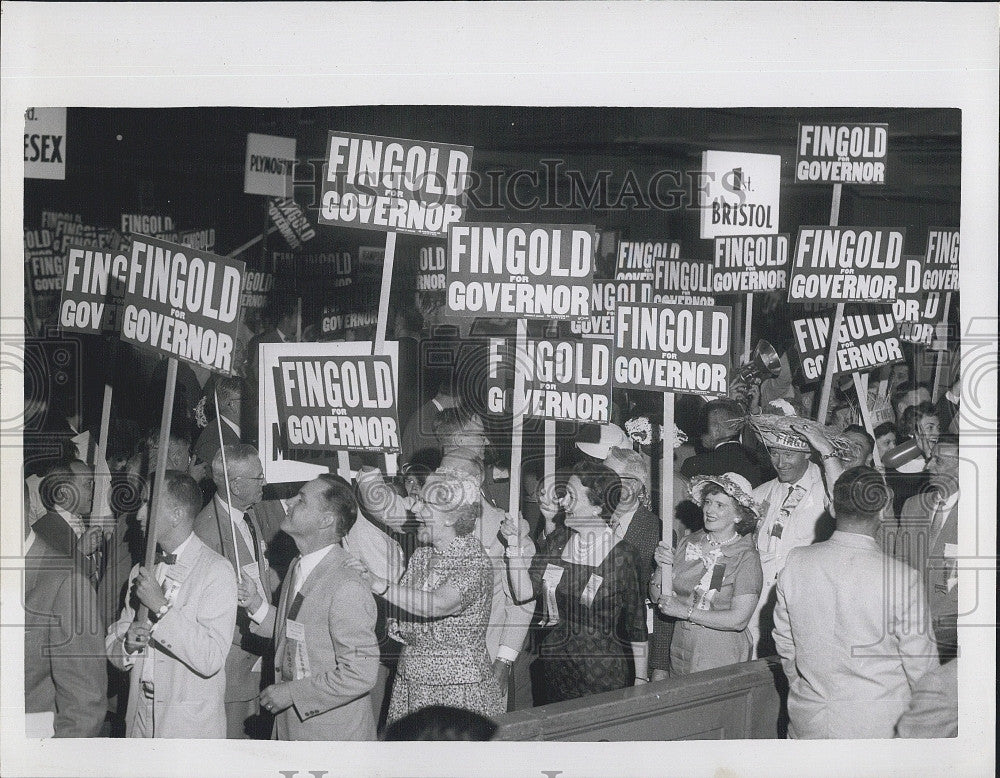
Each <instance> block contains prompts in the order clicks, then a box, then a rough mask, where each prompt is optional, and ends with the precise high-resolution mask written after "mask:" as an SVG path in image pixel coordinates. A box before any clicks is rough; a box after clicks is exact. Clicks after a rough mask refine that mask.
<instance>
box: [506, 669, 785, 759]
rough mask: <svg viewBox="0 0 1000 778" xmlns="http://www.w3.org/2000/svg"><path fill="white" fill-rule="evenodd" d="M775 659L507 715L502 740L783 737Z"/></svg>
mask: <svg viewBox="0 0 1000 778" xmlns="http://www.w3.org/2000/svg"><path fill="white" fill-rule="evenodd" d="M785 688H786V685H785V676H784V673H783V672H782V670H781V665H780V664H779V663H778V660H777V657H768V658H767V659H758V660H756V661H753V662H745V663H743V664H738V665H730V666H729V667H720V668H718V669H715V670H706V671H705V672H701V673H695V674H693V675H689V676H685V677H683V678H674V679H670V680H666V681H657V682H656V683H650V684H645V685H643V686H635V687H631V688H628V689H619V690H617V691H613V692H605V693H603V694H593V695H590V696H589V697H581V698H580V699H578V700H570V701H568V702H558V703H554V704H552V705H543V706H540V707H537V708H529V709H526V710H521V711H515V712H514V713H507V714H505V715H503V716H501V717H500V718H499V719H498V723H499V724H500V731H499V733H498V734H497V739H498V740H589V741H602V740H610V741H617V740H730V739H741V738H778V737H784V736H785V732H784V728H785V725H784V707H783V700H784V696H785Z"/></svg>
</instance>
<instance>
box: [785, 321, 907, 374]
mask: <svg viewBox="0 0 1000 778" xmlns="http://www.w3.org/2000/svg"><path fill="white" fill-rule="evenodd" d="M832 326H833V318H832V316H812V317H809V318H805V319H795V320H794V321H793V322H792V332H793V334H794V335H795V345H796V348H797V350H798V352H799V360H800V362H801V365H802V376H803V378H805V379H806V380H807V381H817V380H819V379H821V378H822V377H823V374H824V370H825V368H824V363H825V362H826V356H827V352H828V351H829V343H830V329H831V327H832ZM902 359H903V351H902V349H901V348H900V345H899V331H898V329H897V327H896V320H895V318H894V317H893V314H892V311H887V312H886V313H864V312H854V311H846V312H845V314H844V317H843V319H842V320H841V324H840V335H839V338H838V340H837V353H836V355H835V361H834V365H833V370H834V372H835V373H858V372H862V371H864V370H870V369H872V368H875V367H881V366H882V365H889V364H892V363H893V362H899V361H900V360H902Z"/></svg>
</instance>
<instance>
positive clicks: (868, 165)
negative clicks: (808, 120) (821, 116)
mask: <svg viewBox="0 0 1000 778" xmlns="http://www.w3.org/2000/svg"><path fill="white" fill-rule="evenodd" d="M888 140H889V125H888V124H800V125H799V142H798V148H797V150H796V159H795V180H796V181H800V182H811V183H828V184H884V183H885V161H886V151H887V148H888V145H889V142H888Z"/></svg>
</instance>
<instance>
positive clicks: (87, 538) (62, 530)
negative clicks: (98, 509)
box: [31, 459, 104, 586]
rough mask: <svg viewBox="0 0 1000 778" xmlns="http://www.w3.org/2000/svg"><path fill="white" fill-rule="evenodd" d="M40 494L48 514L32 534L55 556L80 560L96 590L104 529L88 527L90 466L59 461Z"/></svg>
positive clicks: (91, 485) (91, 496) (91, 492)
mask: <svg viewBox="0 0 1000 778" xmlns="http://www.w3.org/2000/svg"><path fill="white" fill-rule="evenodd" d="M38 491H39V495H40V497H41V498H42V505H43V506H45V509H46V513H45V515H43V516H41V517H40V518H39V519H38V520H37V521H36V522H35V523H34V525H32V528H31V529H32V531H33V532H34V533H35V535H37V536H38V537H40V538H42V539H43V540H44V541H45V542H46V544H47V545H48V546H49V548H51V549H52V550H53V551H54V552H56V553H58V554H61V555H62V556H64V557H76V558H77V559H78V563H79V564H80V566H81V570H82V572H83V574H84V575H86V576H87V577H88V578H89V579H90V581H91V583H92V584H93V585H94V586H96V585H97V582H98V581H99V580H100V575H101V569H100V568H101V559H100V551H101V546H102V542H103V539H104V538H103V533H102V531H101V528H100V527H89V526H88V524H87V519H88V518H89V516H90V511H91V508H92V507H93V502H94V474H93V472H92V471H91V469H90V466H89V465H87V464H86V463H84V462H81V461H80V460H79V459H68V460H67V459H63V460H59V461H58V462H56V463H55V464H53V465H52V466H51V467H50V468H49V470H48V472H47V473H46V475H45V477H44V478H43V479H42V481H41V483H40V484H39V487H38Z"/></svg>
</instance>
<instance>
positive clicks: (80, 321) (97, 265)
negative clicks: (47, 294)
mask: <svg viewBox="0 0 1000 778" xmlns="http://www.w3.org/2000/svg"><path fill="white" fill-rule="evenodd" d="M67 248H68V250H67V252H66V275H65V277H64V278H63V286H62V300H61V302H60V304H59V329H60V330H61V331H63V332H82V333H92V334H102V333H115V332H118V331H119V330H120V329H121V322H120V320H119V317H120V313H121V304H122V298H123V297H124V295H125V278H126V275H127V272H128V257H127V256H125V254H115V253H114V252H111V251H101V250H99V249H94V248H90V247H87V246H78V245H74V244H70V245H69V246H68V247H67Z"/></svg>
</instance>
